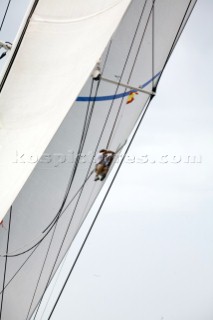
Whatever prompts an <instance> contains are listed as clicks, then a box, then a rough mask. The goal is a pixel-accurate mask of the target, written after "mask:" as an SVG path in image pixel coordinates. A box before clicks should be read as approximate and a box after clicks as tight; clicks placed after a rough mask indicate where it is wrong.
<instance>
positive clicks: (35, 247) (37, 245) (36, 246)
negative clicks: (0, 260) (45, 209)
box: [0, 171, 94, 294]
mask: <svg viewBox="0 0 213 320" xmlns="http://www.w3.org/2000/svg"><path fill="white" fill-rule="evenodd" d="M93 172H94V171H92V172H91V173H90V175H89V176H88V178H87V179H85V181H84V183H83V184H82V186H81V188H79V190H78V192H77V193H76V194H75V196H74V197H73V198H72V200H71V201H70V202H69V204H71V202H72V201H73V200H74V198H75V197H76V196H77V194H78V193H79V192H80V190H81V189H82V188H83V186H84V185H85V183H86V181H87V180H89V178H90V177H91V175H92V174H93ZM64 211H65V210H64ZM64 211H63V212H64ZM63 212H62V213H63ZM53 226H54V225H53ZM53 226H52V228H53ZM52 228H51V229H50V230H49V232H50V231H51V230H52ZM49 232H48V233H47V234H46V235H45V236H44V237H43V238H42V239H41V241H43V240H44V238H45V237H46V236H47V235H48V234H49ZM41 241H39V243H37V244H36V245H34V246H33V247H32V248H31V249H30V250H32V249H34V250H33V251H32V252H31V253H30V255H29V256H28V257H27V259H26V260H25V261H24V262H23V264H22V265H21V266H20V267H19V269H18V270H17V271H16V272H15V274H14V275H13V276H12V278H11V279H10V280H9V281H8V283H7V284H6V285H5V286H4V288H3V289H5V288H6V287H7V286H8V285H9V284H10V282H11V281H12V280H13V279H14V278H15V277H16V275H17V274H18V273H19V271H20V270H21V269H22V268H23V266H24V265H25V264H26V262H27V261H28V260H29V258H30V257H31V256H32V255H33V253H34V252H35V251H36V249H37V248H38V247H39V244H40V243H41ZM30 250H28V251H30ZM28 251H26V252H28ZM18 255H20V254H18ZM4 257H6V256H4ZM7 257H11V256H9V255H7ZM12 257H14V256H12ZM2 291H3V290H2ZM2 291H1V292H0V294H1V293H2Z"/></svg>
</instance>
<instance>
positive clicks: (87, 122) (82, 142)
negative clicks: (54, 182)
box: [43, 80, 100, 233]
mask: <svg viewBox="0 0 213 320" xmlns="http://www.w3.org/2000/svg"><path fill="white" fill-rule="evenodd" d="M93 82H94V80H92V83H93ZM99 83H100V82H98V86H99ZM96 90H97V89H96ZM91 95H92V91H91ZM94 105H95V102H94V101H93V103H92V107H91V109H90V112H89V104H88V109H87V115H86V121H85V122H84V125H83V132H82V137H81V141H80V144H79V149H78V152H77V157H76V160H75V164H74V169H73V179H74V176H75V173H76V171H77V167H78V164H79V161H80V157H81V153H82V151H83V147H84V143H85V141H86V135H87V132H88V130H89V125H90V122H91V119H92V115H93V111H94ZM88 112H89V114H88ZM72 182H73V180H72ZM66 200H67V197H66ZM65 202H66V201H65ZM64 205H65V203H64ZM64 205H63V207H64ZM62 210H63V208H62ZM62 210H60V212H58V213H57V214H56V216H55V217H54V218H53V220H52V221H51V222H50V224H49V225H48V226H47V227H46V229H45V230H43V233H44V232H46V230H47V229H48V228H49V227H50V226H51V225H52V223H54V221H55V220H56V219H57V218H58V217H59V216H61V211H62Z"/></svg>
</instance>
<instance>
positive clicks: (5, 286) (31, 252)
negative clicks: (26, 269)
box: [0, 245, 38, 294]
mask: <svg viewBox="0 0 213 320" xmlns="http://www.w3.org/2000/svg"><path fill="white" fill-rule="evenodd" d="M37 248H38V245H37V247H35V248H34V250H33V251H32V252H31V253H30V255H29V256H28V257H27V259H26V260H25V261H24V262H23V263H22V265H21V266H20V267H19V268H18V270H17V271H16V272H15V274H14V275H13V276H12V278H10V280H9V281H8V282H7V284H6V285H5V286H4V288H3V290H5V289H6V288H7V286H8V285H9V284H10V282H11V281H12V280H13V279H14V278H15V277H16V275H17V274H18V273H19V271H20V270H21V269H22V268H23V266H24V265H25V263H27V261H28V260H29V258H30V257H31V256H32V254H33V253H34V251H36V249H37ZM3 290H2V291H1V292H0V294H1V293H2V292H3Z"/></svg>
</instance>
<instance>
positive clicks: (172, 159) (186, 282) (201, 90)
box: [43, 0, 213, 320]
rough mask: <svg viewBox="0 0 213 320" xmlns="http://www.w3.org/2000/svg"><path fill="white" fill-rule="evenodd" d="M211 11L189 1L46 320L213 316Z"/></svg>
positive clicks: (208, 1)
mask: <svg viewBox="0 0 213 320" xmlns="http://www.w3.org/2000/svg"><path fill="white" fill-rule="evenodd" d="M212 12H213V2H212V0H203V1H198V2H197V5H196V7H195V9H194V11H193V13H192V15H191V17H190V19H189V21H188V24H187V25H186V28H185V30H184V32H183V34H182V36H181V38H180V40H179V42H178V44H177V46H176V48H175V51H174V53H173V54H172V57H171V58H170V61H169V63H168V65H167V68H166V69H165V70H164V73H163V76H162V78H161V81H160V84H159V86H158V91H157V95H156V97H155V98H154V99H153V101H152V103H151V105H150V107H149V110H148V112H147V114H146V116H145V118H144V121H143V123H142V125H141V128H140V130H139V132H138V134H137V136H136V138H135V140H134V143H133V145H132V147H131V149H130V150H129V155H128V158H127V159H126V161H125V163H124V165H123V167H122V169H121V171H120V173H119V175H118V177H117V179H116V182H115V183H114V185H113V188H112V189H111V192H110V195H109V196H108V198H107V200H106V202H105V204H104V206H103V209H102V211H101V214H100V216H99V218H98V220H97V222H96V224H95V227H94V228H93V231H92V233H91V235H90V237H89V240H88V241H87V244H86V247H85V249H84V250H83V252H82V254H81V256H80V259H79V260H78V263H77V265H76V268H75V270H74V272H73V274H72V276H71V278H70V281H69V282H68V285H67V286H66V289H65V291H64V294H63V297H62V299H61V300H60V303H59V304H58V306H57V308H56V311H55V313H54V315H53V317H52V319H53V320H57V319H62V320H68V319H75V320H85V319H91V320H100V319H101V320H109V319H110V320H117V319H122V320H130V319H134V320H142V319H146V320H177V319H178V320H179V319H181V320H191V319H193V320H210V319H211V320H212V317H213V307H212V297H213V276H212V270H213V250H212V246H213V233H212V227H213V216H212V207H213V206H212V204H213V197H212V189H213V188H212V187H213V186H212V185H213V182H212V180H213V179H212V176H213V169H212V158H213V154H212V143H211V141H212V138H213V129H212V119H213V110H212V102H211V91H212V88H211V75H212V71H213V70H212V69H213V62H212V56H213V41H212V35H211V30H212V29H213V19H212ZM189 157H190V158H189ZM193 157H195V159H193ZM189 160H190V161H189ZM189 162H194V163H189ZM103 193H104V191H103V192H102V194H103ZM99 201H100V198H99ZM98 204H99V202H98V203H97V204H96V206H95V207H94V208H93V210H92V212H91V213H90V215H89V217H88V219H87V221H86V223H85V225H84V227H83V228H82V230H81V232H80V234H79V236H78V237H77V239H76V241H75V242H74V244H73V248H72V251H71V252H70V255H69V257H68V258H67V261H66V263H65V265H64V267H63V271H62V273H61V279H60V280H59V281H58V286H60V284H61V283H62V282H63V278H64V277H65V276H66V272H67V270H68V269H69V266H70V264H71V262H72V260H73V257H74V256H75V254H76V252H77V250H78V247H79V245H80V243H81V242H82V239H83V238H84V235H85V232H86V230H87V229H88V225H89V223H90V221H91V219H92V217H93V215H94V214H95V213H96V209H97V207H98ZM53 297H54V296H53ZM50 305H51V302H50ZM47 311H48V309H47ZM47 313H48V312H47ZM43 319H46V315H45V314H44V316H43Z"/></svg>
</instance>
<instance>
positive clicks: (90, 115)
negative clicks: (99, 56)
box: [34, 80, 101, 320]
mask: <svg viewBox="0 0 213 320" xmlns="http://www.w3.org/2000/svg"><path fill="white" fill-rule="evenodd" d="M100 82H101V81H100V80H99V81H98V84H97V86H96V91H95V96H96V95H97V93H98V89H99V86H100ZM94 106H95V101H94V102H93V104H92V107H91V109H90V114H89V117H88V123H87V125H86V131H85V137H84V140H83V141H82V145H81V150H80V153H81V152H82V150H83V147H84V143H85V141H86V135H87V133H88V130H89V126H90V122H91V119H92V114H93V111H94ZM79 149H80V148H79ZM77 161H78V163H77V166H76V171H77V167H78V164H79V161H80V154H79V155H78V157H77ZM83 188H84V187H83ZM83 188H82V189H83ZM81 194H82V191H80V196H81ZM80 196H79V197H78V200H77V204H78V202H79V199H80ZM75 208H76V207H75ZM74 212H75V211H74ZM73 216H74V214H73V213H72V215H71V217H70V220H69V223H68V226H67V229H66V231H65V234H64V236H63V239H62V242H61V245H60V247H59V250H58V253H57V256H56V259H55V261H54V263H53V267H52V269H51V272H50V275H49V278H48V280H47V284H46V286H45V289H44V291H43V293H42V296H41V298H40V299H39V302H38V307H37V310H36V312H35V316H34V320H35V319H36V317H37V314H38V311H39V309H40V306H41V303H42V300H43V297H44V295H45V293H46V291H47V288H48V286H49V283H50V281H51V278H52V274H53V272H54V269H55V266H56V263H57V261H58V258H59V256H60V253H61V250H62V247H63V245H64V241H65V239H66V236H67V233H68V231H69V228H70V226H71V223H72V220H73ZM59 218H60V216H59V217H58V219H59Z"/></svg>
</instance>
